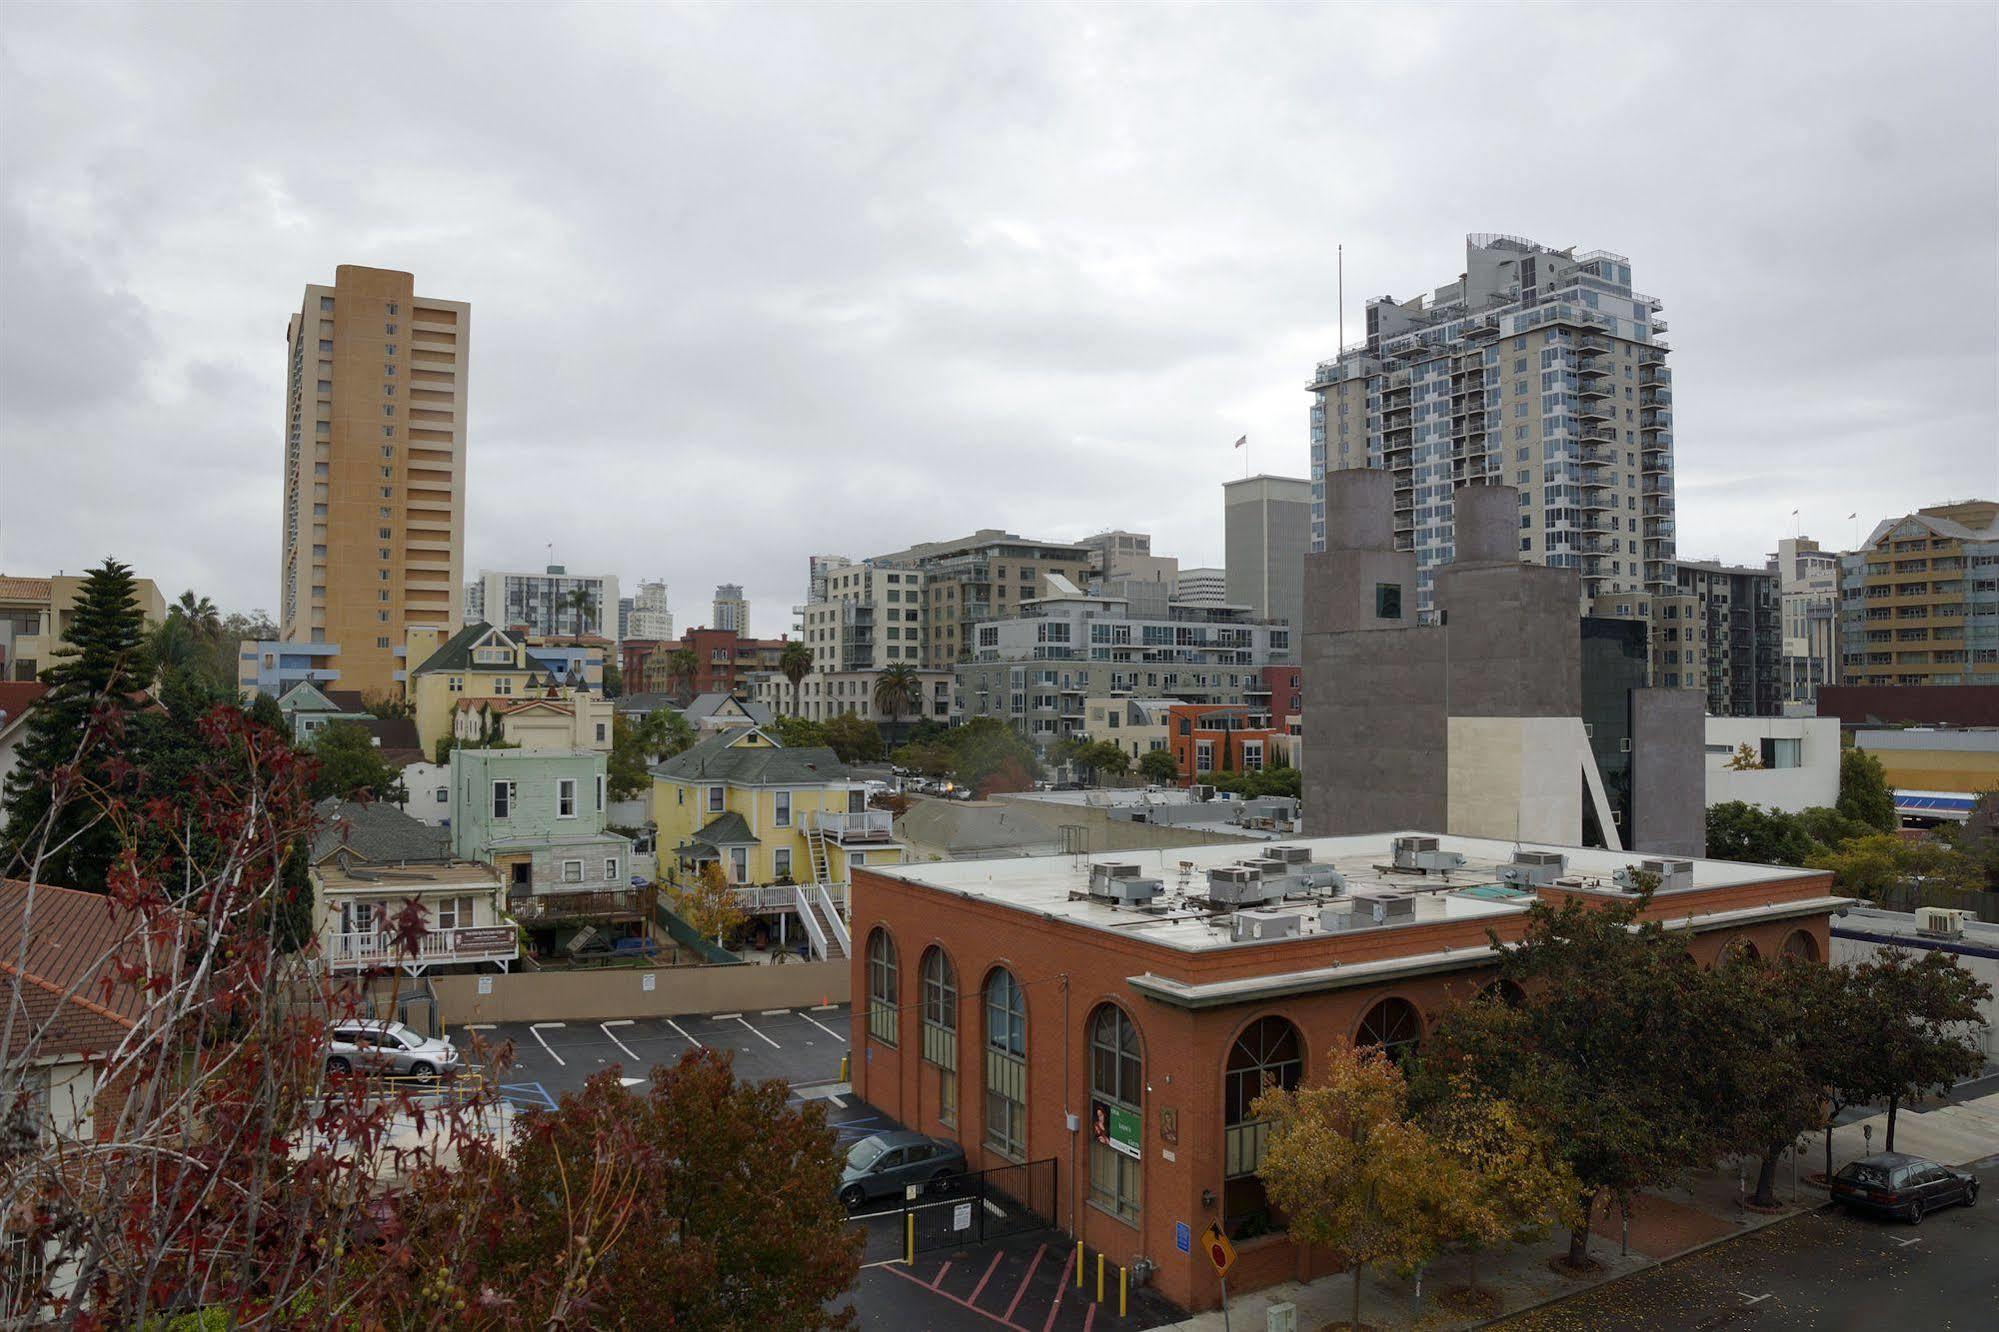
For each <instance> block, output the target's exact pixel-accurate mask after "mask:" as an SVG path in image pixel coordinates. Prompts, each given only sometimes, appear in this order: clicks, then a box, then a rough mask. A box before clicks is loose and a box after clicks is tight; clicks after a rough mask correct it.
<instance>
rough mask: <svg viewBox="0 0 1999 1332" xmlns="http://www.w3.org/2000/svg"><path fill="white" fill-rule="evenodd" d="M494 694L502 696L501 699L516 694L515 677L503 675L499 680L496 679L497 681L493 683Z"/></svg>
mask: <svg viewBox="0 0 1999 1332" xmlns="http://www.w3.org/2000/svg"><path fill="white" fill-rule="evenodd" d="M493 692H494V693H495V694H498V695H500V696H501V697H505V696H507V695H509V694H511V693H513V692H514V677H513V676H511V675H502V676H499V677H497V678H496V679H495V680H494V681H493Z"/></svg>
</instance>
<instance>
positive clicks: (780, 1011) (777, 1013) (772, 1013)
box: [757, 1008, 791, 1017]
mask: <svg viewBox="0 0 1999 1332" xmlns="http://www.w3.org/2000/svg"><path fill="white" fill-rule="evenodd" d="M790 1012H791V1010H790V1009H788V1008H766V1009H764V1010H763V1011H762V1012H760V1013H758V1014H757V1016H758V1017H785V1016H787V1015H788V1014H789V1013H790Z"/></svg>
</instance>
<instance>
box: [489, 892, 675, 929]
mask: <svg viewBox="0 0 1999 1332" xmlns="http://www.w3.org/2000/svg"><path fill="white" fill-rule="evenodd" d="M653 896H654V892H653V890H652V889H650V888H630V889H624V890H621V891H617V890H614V891H611V892H575V893H565V892H555V891H549V892H540V893H534V894H528V895H523V896H509V897H508V898H507V910H508V911H510V912H512V913H513V916H514V918H515V919H516V920H519V921H521V922H523V923H526V924H535V925H539V924H545V923H548V922H550V921H557V920H575V919H581V918H587V917H591V916H617V915H626V914H636V915H640V916H646V915H650V914H651V899H652V897H653Z"/></svg>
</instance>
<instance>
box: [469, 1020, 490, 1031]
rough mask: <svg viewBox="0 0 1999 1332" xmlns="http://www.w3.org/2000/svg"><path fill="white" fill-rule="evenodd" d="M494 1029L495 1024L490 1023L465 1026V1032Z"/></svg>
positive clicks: (470, 1023) (471, 1023) (473, 1023)
mask: <svg viewBox="0 0 1999 1332" xmlns="http://www.w3.org/2000/svg"><path fill="white" fill-rule="evenodd" d="M493 1029H494V1028H493V1024H492V1023H490V1022H468V1023H466V1024H465V1030H467V1031H492V1030H493Z"/></svg>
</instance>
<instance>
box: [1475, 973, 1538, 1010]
mask: <svg viewBox="0 0 1999 1332" xmlns="http://www.w3.org/2000/svg"><path fill="white" fill-rule="evenodd" d="M1478 997H1479V998H1481V999H1490V1000H1492V1001H1493V1002H1494V1003H1501V1004H1505V1005H1506V1006H1507V1007H1508V1008H1518V1007H1520V1005H1522V1004H1524V1003H1526V1002H1527V991H1525V990H1523V989H1521V988H1520V985H1519V982H1517V981H1510V980H1507V979H1506V978H1505V977H1501V978H1500V979H1498V980H1496V981H1491V982H1489V983H1487V985H1486V986H1485V988H1483V989H1481V990H1480V991H1479V992H1478Z"/></svg>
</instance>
